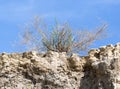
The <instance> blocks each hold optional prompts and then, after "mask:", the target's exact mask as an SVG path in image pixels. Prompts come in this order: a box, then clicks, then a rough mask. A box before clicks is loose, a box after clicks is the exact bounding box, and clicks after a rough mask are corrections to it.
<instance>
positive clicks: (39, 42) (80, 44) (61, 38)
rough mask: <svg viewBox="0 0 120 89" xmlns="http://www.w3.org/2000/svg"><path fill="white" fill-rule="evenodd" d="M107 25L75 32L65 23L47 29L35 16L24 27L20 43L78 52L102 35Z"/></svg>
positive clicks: (38, 48) (32, 46)
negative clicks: (30, 22) (32, 20)
mask: <svg viewBox="0 0 120 89" xmlns="http://www.w3.org/2000/svg"><path fill="white" fill-rule="evenodd" d="M106 27H107V25H106V24H104V25H102V26H100V27H99V28H96V29H95V30H92V31H89V30H79V31H78V32H75V30H74V29H72V28H71V27H70V26H69V25H68V24H67V23H65V24H63V25H60V24H55V26H54V27H53V28H52V29H50V30H51V32H50V30H47V29H48V28H47V25H46V24H43V23H42V21H41V20H40V19H39V18H38V17H37V18H36V19H35V20H34V22H33V23H32V24H30V25H28V26H26V28H25V29H24V30H25V31H24V32H23V35H22V43H23V45H25V46H26V47H27V48H28V49H29V50H36V51H41V50H47V51H49V50H51V51H56V52H67V53H69V52H80V51H84V50H86V49H87V48H88V47H89V46H90V45H91V44H92V43H93V42H94V41H96V40H99V39H100V38H102V37H103V34H104V33H105V30H106Z"/></svg>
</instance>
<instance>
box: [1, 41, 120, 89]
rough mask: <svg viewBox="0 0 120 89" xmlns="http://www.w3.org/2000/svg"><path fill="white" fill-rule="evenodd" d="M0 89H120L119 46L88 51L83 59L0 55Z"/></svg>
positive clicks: (50, 53) (56, 55)
mask: <svg viewBox="0 0 120 89" xmlns="http://www.w3.org/2000/svg"><path fill="white" fill-rule="evenodd" d="M0 89H120V44H119V43H118V44H116V45H115V46H113V45H107V46H102V47H100V48H98V49H92V50H90V51H89V53H88V56H84V57H81V56H79V55H77V54H74V53H73V54H72V55H67V54H66V53H64V52H63V53H58V52H53V51H48V52H46V53H42V54H41V53H37V52H32V51H31V52H24V53H11V54H8V53H2V54H0Z"/></svg>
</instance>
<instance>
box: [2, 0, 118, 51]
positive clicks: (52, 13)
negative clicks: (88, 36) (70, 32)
mask: <svg viewBox="0 0 120 89" xmlns="http://www.w3.org/2000/svg"><path fill="white" fill-rule="evenodd" d="M35 16H39V17H41V18H43V19H44V20H45V21H46V22H47V23H48V24H52V23H53V22H54V20H55V18H56V19H57V20H58V21H59V22H60V23H64V22H68V23H69V24H70V25H71V26H72V28H75V29H88V30H89V29H95V28H96V27H98V26H100V25H101V24H103V23H107V24H108V27H107V30H106V32H107V37H106V38H104V39H102V40H100V41H97V42H95V43H94V44H93V46H92V47H93V48H98V47H100V46H103V45H107V44H116V43H118V42H120V35H119V34H120V30H119V29H120V0H10V1H8V0H0V30H1V31H0V52H17V51H19V50H18V49H19V48H18V47H17V46H16V45H15V44H16V43H17V42H19V36H18V35H19V33H20V31H21V30H22V29H21V28H22V27H24V26H25V24H26V23H29V22H30V21H32V20H33V18H34V17H35Z"/></svg>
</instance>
